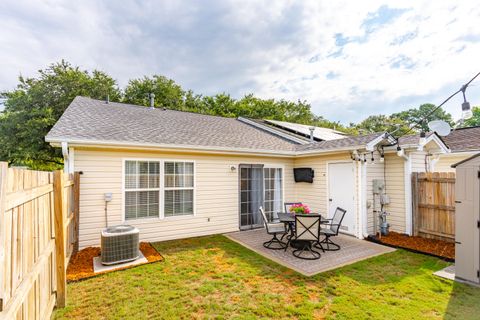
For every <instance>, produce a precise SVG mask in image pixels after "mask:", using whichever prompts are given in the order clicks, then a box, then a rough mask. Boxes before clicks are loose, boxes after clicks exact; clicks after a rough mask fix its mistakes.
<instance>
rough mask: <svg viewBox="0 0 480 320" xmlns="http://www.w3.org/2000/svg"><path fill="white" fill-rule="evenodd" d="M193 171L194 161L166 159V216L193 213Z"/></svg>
mask: <svg viewBox="0 0 480 320" xmlns="http://www.w3.org/2000/svg"><path fill="white" fill-rule="evenodd" d="M193 171H194V169H193V162H177V161H165V165H164V172H165V190H164V194H165V197H164V208H165V211H164V216H165V217H170V216H182V215H191V214H193V191H194V190H193V189H194V172H193Z"/></svg>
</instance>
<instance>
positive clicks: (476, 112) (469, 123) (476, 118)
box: [462, 107, 480, 127]
mask: <svg viewBox="0 0 480 320" xmlns="http://www.w3.org/2000/svg"><path fill="white" fill-rule="evenodd" d="M472 112H473V117H471V118H470V119H467V120H465V121H464V122H463V125H462V127H475V126H480V107H473V108H472Z"/></svg>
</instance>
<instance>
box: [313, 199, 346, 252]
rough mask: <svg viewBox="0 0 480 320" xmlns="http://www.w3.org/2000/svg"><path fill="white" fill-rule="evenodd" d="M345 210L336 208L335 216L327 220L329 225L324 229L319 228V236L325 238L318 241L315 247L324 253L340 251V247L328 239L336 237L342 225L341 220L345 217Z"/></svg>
mask: <svg viewBox="0 0 480 320" xmlns="http://www.w3.org/2000/svg"><path fill="white" fill-rule="evenodd" d="M346 212H347V210H345V209H342V208H340V207H337V209H335V214H334V215H333V218H332V219H327V220H329V221H330V223H329V224H327V225H326V228H320V235H323V236H325V238H324V239H323V240H322V241H319V242H318V243H317V244H316V245H315V247H317V248H318V246H320V247H321V248H322V249H323V250H326V251H338V250H340V245H338V244H336V243H334V242H333V241H332V240H331V239H330V237H336V236H338V231H339V230H340V226H341V225H342V221H343V218H344V217H345V213H346Z"/></svg>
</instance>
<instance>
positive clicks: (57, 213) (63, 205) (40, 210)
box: [0, 162, 80, 319]
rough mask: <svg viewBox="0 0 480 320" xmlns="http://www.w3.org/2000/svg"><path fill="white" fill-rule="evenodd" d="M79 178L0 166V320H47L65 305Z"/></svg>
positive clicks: (74, 241) (74, 244)
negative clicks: (54, 310) (55, 310)
mask: <svg viewBox="0 0 480 320" xmlns="http://www.w3.org/2000/svg"><path fill="white" fill-rule="evenodd" d="M79 177H80V176H79V174H78V173H75V174H74V175H67V174H64V173H63V172H62V171H55V172H54V173H51V172H42V171H31V170H24V169H13V168H8V166H7V163H5V162H0V319H48V318H49V317H50V315H51V313H52V310H53V308H54V306H55V305H57V306H59V307H63V306H65V299H66V274H65V273H66V266H67V264H68V261H69V259H70V256H71V254H72V253H73V252H74V251H75V250H78V248H77V245H78V202H79V201H78V200H79V180H80V179H79Z"/></svg>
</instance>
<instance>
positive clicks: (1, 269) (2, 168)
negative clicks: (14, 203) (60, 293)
mask: <svg viewBox="0 0 480 320" xmlns="http://www.w3.org/2000/svg"><path fill="white" fill-rule="evenodd" d="M7 177H8V163H7V162H0V311H2V310H3V309H4V308H5V306H4V301H5V297H4V294H5V292H4V288H5V238H4V237H5V234H6V233H5V231H6V227H5V201H6V195H7Z"/></svg>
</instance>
